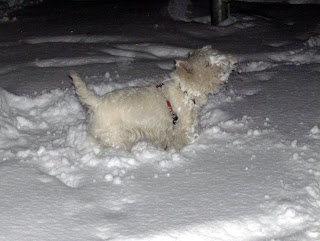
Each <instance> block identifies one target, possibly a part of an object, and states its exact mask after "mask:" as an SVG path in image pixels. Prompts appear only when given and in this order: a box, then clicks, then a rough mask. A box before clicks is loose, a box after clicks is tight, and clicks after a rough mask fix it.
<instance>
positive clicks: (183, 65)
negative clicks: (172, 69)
mask: <svg viewBox="0 0 320 241" xmlns="http://www.w3.org/2000/svg"><path fill="white" fill-rule="evenodd" d="M176 67H177V69H181V70H183V71H185V72H187V73H188V74H191V73H193V69H192V66H191V65H190V64H189V63H188V62H186V61H182V60H177V61H176Z"/></svg>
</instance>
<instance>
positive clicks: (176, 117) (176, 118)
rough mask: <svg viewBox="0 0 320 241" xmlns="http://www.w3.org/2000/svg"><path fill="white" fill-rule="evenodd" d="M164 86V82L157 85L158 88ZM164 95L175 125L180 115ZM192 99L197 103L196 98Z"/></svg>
mask: <svg viewBox="0 0 320 241" xmlns="http://www.w3.org/2000/svg"><path fill="white" fill-rule="evenodd" d="M162 86H164V83H161V84H158V85H156V87H157V89H160V88H162ZM185 93H186V94H187V92H186V91H185ZM163 97H164V99H165V100H166V102H167V105H168V107H169V111H170V114H171V117H172V123H173V125H175V124H176V123H177V121H178V116H177V114H176V113H175V112H174V111H173V108H172V105H171V103H170V101H169V100H168V99H167V98H166V97H165V96H163ZM192 101H193V104H196V100H195V99H192Z"/></svg>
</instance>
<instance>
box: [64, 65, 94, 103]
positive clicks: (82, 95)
mask: <svg viewBox="0 0 320 241" xmlns="http://www.w3.org/2000/svg"><path fill="white" fill-rule="evenodd" d="M69 76H70V78H71V79H72V82H73V84H74V86H75V88H76V93H77V95H78V97H79V100H80V102H81V103H82V104H83V105H85V106H86V107H88V108H89V109H94V108H96V107H97V105H98V103H99V97H98V96H97V95H96V94H95V93H94V92H93V91H91V90H89V89H88V88H87V86H86V84H85V83H84V82H83V80H82V79H81V77H80V76H79V75H78V74H77V73H76V72H75V71H73V70H72V71H70V73H69Z"/></svg>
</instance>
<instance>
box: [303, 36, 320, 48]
mask: <svg viewBox="0 0 320 241" xmlns="http://www.w3.org/2000/svg"><path fill="white" fill-rule="evenodd" d="M304 45H306V46H308V47H310V48H313V47H319V46H320V35H317V36H312V37H310V38H309V39H308V40H307V41H306V42H305V43H304Z"/></svg>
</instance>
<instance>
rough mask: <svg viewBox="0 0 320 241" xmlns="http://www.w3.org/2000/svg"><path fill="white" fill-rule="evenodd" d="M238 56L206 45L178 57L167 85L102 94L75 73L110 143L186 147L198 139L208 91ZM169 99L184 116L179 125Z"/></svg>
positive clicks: (95, 131)
mask: <svg viewBox="0 0 320 241" xmlns="http://www.w3.org/2000/svg"><path fill="white" fill-rule="evenodd" d="M220 60H221V61H220ZM236 62H237V61H236V59H235V58H234V57H231V56H226V55H222V54H220V53H219V52H218V51H216V50H213V49H212V48H211V47H210V46H206V47H203V48H202V49H199V50H195V51H194V52H192V53H190V55H189V57H188V58H187V59H186V60H180V61H176V70H175V71H173V72H172V73H171V74H170V77H171V81H169V82H166V83H165V84H164V85H163V86H162V87H161V88H157V87H156V86H148V87H140V88H125V89H122V90H117V91H113V92H110V93H107V94H106V95H104V96H102V97H98V96H97V95H96V94H95V93H93V92H92V91H90V90H88V88H87V87H86V85H85V83H84V82H83V81H82V80H81V78H80V77H79V75H77V74H76V73H75V72H70V77H71V78H72V80H73V84H74V86H75V88H76V93H77V95H78V97H79V100H80V102H81V103H82V104H83V105H85V106H86V107H87V108H88V110H89V117H88V130H89V132H90V133H91V134H92V135H93V136H94V137H95V138H96V139H97V140H99V142H100V143H102V144H103V145H104V146H107V147H115V148H121V149H125V150H130V149H131V147H132V146H133V145H134V144H135V143H136V142H138V141H147V142H150V143H153V144H154V145H156V146H159V147H162V148H175V149H177V150H180V149H181V148H182V147H184V146H185V145H186V144H188V143H189V142H190V141H191V140H192V139H193V136H194V131H195V128H196V126H197V125H198V118H197V116H198V111H199V109H200V107H201V106H202V105H204V104H205V103H206V102H207V94H209V93H217V92H218V91H219V89H220V87H221V85H222V84H223V82H225V81H226V80H227V79H228V76H229V74H230V73H231V71H232V70H233V68H234V64H235V63H236ZM166 100H169V101H170V103H171V105H172V109H173V111H174V112H175V113H176V114H177V116H178V121H177V122H176V124H175V125H174V124H173V119H172V116H171V113H170V109H169V107H168V105H167V102H166Z"/></svg>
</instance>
